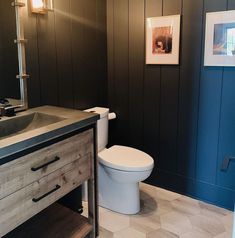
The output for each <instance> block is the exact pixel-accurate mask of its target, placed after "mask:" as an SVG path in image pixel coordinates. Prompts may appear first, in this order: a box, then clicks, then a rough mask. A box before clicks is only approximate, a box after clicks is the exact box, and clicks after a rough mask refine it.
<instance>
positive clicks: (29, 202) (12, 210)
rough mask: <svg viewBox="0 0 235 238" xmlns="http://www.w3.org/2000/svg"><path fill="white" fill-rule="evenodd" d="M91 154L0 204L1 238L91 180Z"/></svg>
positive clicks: (4, 199) (12, 195)
mask: <svg viewBox="0 0 235 238" xmlns="http://www.w3.org/2000/svg"><path fill="white" fill-rule="evenodd" d="M92 157H93V155H92V153H88V154H87V155H85V156H84V157H82V158H81V159H78V160H76V161H74V162H72V163H70V164H68V165H66V166H64V167H63V168H61V169H59V170H57V171H55V172H53V173H51V174H49V175H47V176H46V177H43V178H42V179H40V180H38V181H36V182H34V183H32V184H30V185H28V186H27V187H24V188H22V189H21V190H19V191H17V192H15V193H13V194H11V195H9V196H8V197H6V198H3V199H1V200H0V237H2V236H3V235H5V234H7V233H8V232H9V231H11V230H13V229H15V228H16V227H17V226H19V225H20V224H22V223H24V222H25V221H26V220H28V219H29V218H31V217H32V216H34V215H36V214H37V213H39V212H40V211H42V210H43V209H45V208H46V207H48V206H50V205H51V204H52V203H54V202H55V201H57V200H58V199H60V198H61V197H63V196H64V195H66V194H67V193H69V192H71V191H72V190H74V189H75V188H77V187H78V186H79V185H81V184H82V183H83V182H84V181H86V180H87V179H89V178H90V177H91V161H92Z"/></svg>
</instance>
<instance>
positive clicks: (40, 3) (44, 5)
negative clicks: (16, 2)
mask: <svg viewBox="0 0 235 238" xmlns="http://www.w3.org/2000/svg"><path fill="white" fill-rule="evenodd" d="M30 2H31V10H32V12H33V13H39V14H45V13H47V12H48V11H53V0H30Z"/></svg>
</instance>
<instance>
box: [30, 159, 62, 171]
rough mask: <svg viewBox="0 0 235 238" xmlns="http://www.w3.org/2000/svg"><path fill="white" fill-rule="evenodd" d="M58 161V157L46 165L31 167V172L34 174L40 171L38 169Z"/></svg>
mask: <svg viewBox="0 0 235 238" xmlns="http://www.w3.org/2000/svg"><path fill="white" fill-rule="evenodd" d="M58 160H60V157H58V156H56V157H55V158H54V159H53V160H51V161H49V162H47V163H46V164H43V165H40V166H38V167H33V168H31V170H32V171H33V172H36V171H38V170H40V169H43V168H44V167H47V166H48V165H50V164H53V163H55V162H56V161H58Z"/></svg>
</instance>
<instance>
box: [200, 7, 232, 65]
mask: <svg viewBox="0 0 235 238" xmlns="http://www.w3.org/2000/svg"><path fill="white" fill-rule="evenodd" d="M205 31H206V32H205V53H204V66H228V67H232V66H235V11H234V10H232V11H221V12H210V13H207V14H206V30H205Z"/></svg>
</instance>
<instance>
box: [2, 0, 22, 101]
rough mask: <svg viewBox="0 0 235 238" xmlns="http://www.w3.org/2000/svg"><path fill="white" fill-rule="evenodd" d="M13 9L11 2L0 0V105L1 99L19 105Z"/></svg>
mask: <svg viewBox="0 0 235 238" xmlns="http://www.w3.org/2000/svg"><path fill="white" fill-rule="evenodd" d="M15 39H16V16H15V8H14V7H12V6H11V1H6V0H0V104H1V103H3V102H2V100H1V99H7V100H9V104H11V105H19V104H21V95H20V80H19V79H17V78H16V75H18V74H19V73H18V72H19V69H18V53H17V44H15V43H14V40H15Z"/></svg>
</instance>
